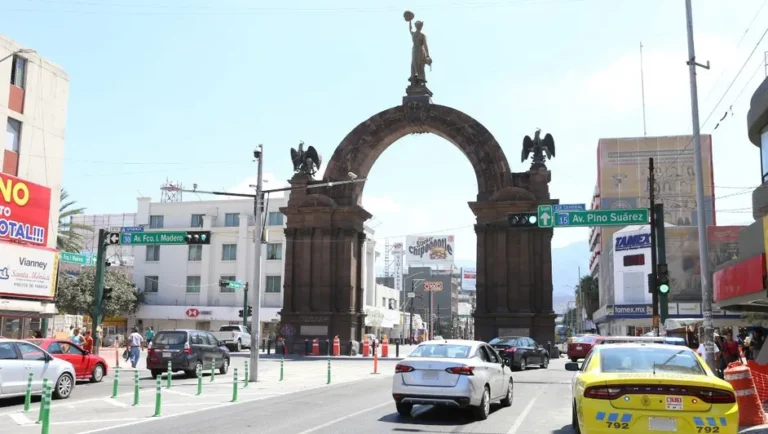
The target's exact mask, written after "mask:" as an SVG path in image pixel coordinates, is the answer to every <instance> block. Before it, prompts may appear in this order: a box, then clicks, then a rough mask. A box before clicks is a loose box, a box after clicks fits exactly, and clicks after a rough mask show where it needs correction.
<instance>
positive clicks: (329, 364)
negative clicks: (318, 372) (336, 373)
mask: <svg viewBox="0 0 768 434" xmlns="http://www.w3.org/2000/svg"><path fill="white" fill-rule="evenodd" d="M326 384H331V359H328V382H327V383H326Z"/></svg>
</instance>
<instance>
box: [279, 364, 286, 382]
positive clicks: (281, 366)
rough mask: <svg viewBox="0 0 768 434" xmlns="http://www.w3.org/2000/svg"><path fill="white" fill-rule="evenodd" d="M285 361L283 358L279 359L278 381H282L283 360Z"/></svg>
mask: <svg viewBox="0 0 768 434" xmlns="http://www.w3.org/2000/svg"><path fill="white" fill-rule="evenodd" d="M284 361H285V358H281V359H280V381H283V362H284Z"/></svg>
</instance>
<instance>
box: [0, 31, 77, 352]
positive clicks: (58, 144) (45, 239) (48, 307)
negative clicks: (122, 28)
mask: <svg viewBox="0 0 768 434" xmlns="http://www.w3.org/2000/svg"><path fill="white" fill-rule="evenodd" d="M0 82H2V83H6V84H4V85H1V86H0V121H1V122H3V123H4V124H5V127H6V134H4V135H2V136H0V149H2V152H0V211H2V212H1V213H0V270H3V273H7V275H6V276H5V277H4V278H2V279H0V334H2V336H4V337H9V338H19V337H29V336H30V335H31V333H32V332H34V331H42V332H43V333H46V332H47V331H48V329H49V328H50V327H48V326H47V325H46V323H47V319H48V318H50V317H52V316H53V315H55V314H56V309H55V306H54V304H53V298H54V295H55V290H56V285H55V282H56V275H57V270H58V253H57V252H56V250H55V249H56V238H57V234H58V211H59V202H60V200H59V198H60V191H61V179H62V169H63V161H64V131H65V126H66V117H67V99H68V96H69V77H68V76H67V74H66V73H65V72H64V71H63V70H62V69H61V68H60V67H58V66H56V65H54V64H53V63H51V62H50V61H48V60H46V59H44V58H43V57H41V56H39V55H38V54H37V53H35V51H34V50H30V49H25V48H23V47H21V46H20V45H19V44H17V43H16V42H14V41H12V40H10V39H8V38H6V37H4V36H0ZM20 258H28V259H31V260H34V261H35V263H36V264H45V266H44V267H43V266H42V265H40V266H39V267H37V268H30V265H29V264H32V262H26V263H21V264H20V262H19V259H20ZM30 271H34V273H30ZM19 276H27V277H19ZM29 276H32V277H29Z"/></svg>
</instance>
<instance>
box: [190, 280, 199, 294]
mask: <svg viewBox="0 0 768 434" xmlns="http://www.w3.org/2000/svg"><path fill="white" fill-rule="evenodd" d="M187 293H188V294H199V293H200V276H187Z"/></svg>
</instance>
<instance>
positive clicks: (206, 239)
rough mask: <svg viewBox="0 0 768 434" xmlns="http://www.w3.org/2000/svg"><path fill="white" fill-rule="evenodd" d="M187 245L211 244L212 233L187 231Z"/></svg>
mask: <svg viewBox="0 0 768 434" xmlns="http://www.w3.org/2000/svg"><path fill="white" fill-rule="evenodd" d="M187 244H211V231H187Z"/></svg>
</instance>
